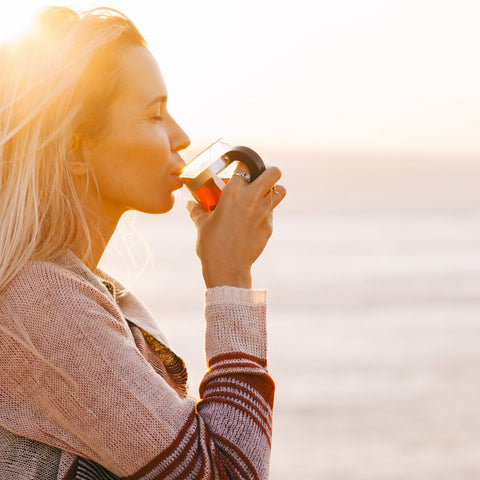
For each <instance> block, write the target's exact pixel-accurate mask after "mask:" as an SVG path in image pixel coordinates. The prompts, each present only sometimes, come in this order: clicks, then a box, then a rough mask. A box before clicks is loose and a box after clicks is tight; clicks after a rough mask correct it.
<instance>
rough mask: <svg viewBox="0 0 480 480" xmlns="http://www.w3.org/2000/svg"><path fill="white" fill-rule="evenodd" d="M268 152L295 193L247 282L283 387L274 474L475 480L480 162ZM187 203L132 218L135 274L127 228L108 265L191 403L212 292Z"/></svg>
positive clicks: (479, 443) (478, 463)
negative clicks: (170, 351) (262, 292)
mask: <svg viewBox="0 0 480 480" xmlns="http://www.w3.org/2000/svg"><path fill="white" fill-rule="evenodd" d="M262 153H263V154H264V157H265V158H266V160H267V161H269V162H270V163H276V164H279V165H280V166H281V167H282V169H283V171H284V183H285V185H286V186H287V188H288V192H289V194H288V198H287V200H286V201H285V204H284V205H282V206H281V207H279V209H278V211H277V212H276V213H275V220H276V229H275V233H274V236H273V237H272V239H271V242H270V245H269V246H268V247H267V248H268V249H267V251H266V252H265V254H264V255H263V256H262V257H261V259H260V260H259V261H258V264H257V265H256V267H255V272H254V273H255V286H257V287H265V288H267V289H268V298H269V335H270V344H269V362H270V370H271V372H272V375H273V376H274V378H275V380H276V384H277V395H276V405H275V427H274V445H273V453H272V467H271V478H272V480H287V479H289V480H290V479H305V480H317V479H318V480H406V479H408V480H447V479H448V480H454V479H458V480H477V479H478V478H480V414H479V411H478V407H477V403H476V402H477V401H478V398H480V373H479V371H480V349H479V347H478V346H479V344H480V320H479V312H480V295H479V289H480V188H479V178H480V161H479V162H475V161H474V160H468V159H464V160H459V159H454V158H453V159H425V158H395V157H392V158H391V157H385V158H380V157H376V158H367V157H365V158H355V157H354V156H349V157H340V156H339V157H328V156H325V155H323V156H322V155H313V154H312V155H306V154H305V155H301V156H300V158H298V156H294V155H293V154H287V153H282V154H279V153H274V152H262ZM186 198H187V194H186V193H181V194H180V195H179V198H178V202H177V206H176V207H175V209H174V211H173V212H172V213H171V214H169V215H166V216H163V217H154V216H148V215H137V216H136V225H137V227H136V228H137V229H138V231H139V232H140V233H141V234H142V235H143V237H144V238H145V241H146V242H147V243H148V245H149V247H150V250H151V254H152V258H151V260H150V261H149V264H148V265H147V266H146V267H145V269H144V271H143V272H142V273H141V274H140V275H139V277H138V278H137V279H136V280H135V272H137V271H138V270H139V266H140V267H141V265H142V263H143V259H144V258H145V255H144V253H143V252H144V248H143V247H142V245H141V242H139V241H138V239H136V236H135V235H134V234H133V233H127V234H125V235H124V236H123V237H122V235H117V236H116V238H115V240H114V245H113V246H112V247H110V248H109V250H108V251H107V254H106V255H105V257H104V259H103V260H102V264H101V266H102V267H103V268H104V269H105V270H107V271H108V272H110V273H112V274H114V275H115V276H117V277H118V278H119V279H120V280H122V281H123V282H124V283H126V284H129V285H131V288H132V290H133V291H134V292H135V293H136V294H137V295H138V296H139V297H140V298H141V299H142V300H143V301H144V302H145V303H146V305H147V306H148V307H149V308H150V309H151V310H152V312H153V313H154V314H155V316H156V317H157V318H158V320H159V322H160V323H161V325H162V327H163V329H164V331H165V332H166V333H167V336H168V337H169V339H170V342H171V344H172V346H173V348H174V349H175V351H176V352H177V353H178V354H180V355H181V356H182V357H183V358H184V359H185V360H186V362H187V366H188V367H189V372H190V385H191V388H190V391H191V393H192V394H193V395H196V393H197V386H198V383H199V381H200V378H201V375H202V373H203V371H204V369H205V363H204V358H203V319H202V309H203V283H202V279H201V274H200V264H199V262H198V260H197V259H196V256H195V253H194V249H195V231H194V227H193V225H192V224H191V222H190V219H189V218H188V215H187V213H186V211H185V208H184V202H185V199H186ZM124 243H127V244H129V245H130V246H131V250H132V255H133V256H134V257H135V258H136V264H137V266H134V265H133V263H132V262H131V261H130V260H129V259H128V258H126V255H125V253H124V252H125V249H124ZM115 245H116V247H115ZM121 256H123V257H125V258H124V260H119V258H120V257H121Z"/></svg>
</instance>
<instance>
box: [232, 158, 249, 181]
mask: <svg viewBox="0 0 480 480" xmlns="http://www.w3.org/2000/svg"><path fill="white" fill-rule="evenodd" d="M249 181H250V171H249V170H248V167H247V166H246V165H245V164H244V163H242V162H237V166H236V167H235V172H234V173H233V175H232V178H231V179H230V181H229V183H231V182H233V184H234V185H235V184H240V183H242V182H243V183H249Z"/></svg>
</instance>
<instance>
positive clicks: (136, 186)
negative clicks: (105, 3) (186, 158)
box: [0, 7, 285, 480]
mask: <svg viewBox="0 0 480 480" xmlns="http://www.w3.org/2000/svg"><path fill="white" fill-rule="evenodd" d="M188 144H189V140H188V137H187V135H186V134H185V133H184V132H183V130H182V129H181V128H180V127H179V126H178V125H177V123H176V122H175V121H174V120H173V118H172V117H171V116H170V114H169V112H168V110H167V91H166V87H165V84H164V81H163V79H162V76H161V73H160V71H159V69H158V66H157V64H156V62H155V60H154V59H153V57H152V56H151V54H150V53H149V51H148V50H147V48H146V44H145V41H144V39H143V38H142V36H141V35H140V33H139V32H138V31H137V29H136V28H135V27H134V25H133V24H132V23H131V21H130V20H128V19H127V18H126V17H125V16H123V15H122V14H120V13H119V12H116V11H113V10H110V9H95V10H92V11H88V12H84V13H83V14H77V13H76V12H74V11H72V10H70V9H67V8H63V7H51V8H49V9H46V10H45V11H44V12H43V13H42V14H40V15H39V16H38V18H37V19H36V22H35V24H34V25H33V27H32V28H31V29H30V30H29V31H28V32H27V33H25V34H24V35H23V36H21V37H20V38H18V39H16V40H15V41H11V42H9V43H6V44H4V45H3V46H2V47H1V48H0V169H1V170H0V175H1V177H0V178H1V181H0V259H1V260H0V402H1V405H0V479H9V480H12V479H27V478H28V479H40V478H41V479H62V478H117V477H120V478H131V479H133V478H135V479H154V478H155V479H160V478H161V479H164V478H169V479H170V478H172V479H173V478H177V479H184V478H185V479H186V478H202V479H207V478H208V479H210V478H248V479H251V478H267V477H268V463H269V452H270V439H271V409H272V401H273V391H274V386H273V382H272V380H271V378H270V376H269V375H268V372H267V369H266V357H265V350H266V337H265V298H264V297H265V294H264V292H263V291H256V290H252V289H251V276H250V267H251V265H252V263H253V262H254V261H255V259H256V258H257V257H258V255H259V254H260V253H261V252H262V250H263V248H264V246H265V245H266V242H267V240H268V238H269V236H270V234H271V231H272V227H271V221H272V209H273V208H274V207H275V206H276V205H278V203H279V202H280V201H281V200H282V198H283V197H284V195H285V190H284V188H283V187H281V186H277V188H275V189H272V187H273V186H274V185H275V184H276V182H277V181H278V180H279V178H280V171H279V170H278V169H277V168H268V169H267V170H266V171H265V172H264V173H263V174H262V175H261V176H260V177H259V178H257V179H256V180H255V182H252V183H250V184H248V183H245V181H244V179H242V176H240V175H239V176H234V178H233V179H232V180H231V181H230V183H229V184H228V185H227V186H226V188H225V190H224V192H223V194H222V198H221V201H220V202H219V204H218V206H217V208H216V209H215V211H214V212H212V213H206V212H204V211H203V210H202V209H201V208H200V206H198V205H197V204H196V203H194V202H191V203H190V204H189V210H190V214H191V216H192V218H193V220H194V221H195V224H196V226H197V230H198V241H197V252H198V255H199V257H200V259H201V262H202V268H203V276H204V279H205V284H206V287H207V291H206V302H207V303H206V314H205V315H206V339H205V348H206V354H207V361H208V367H209V370H208V372H207V373H206V375H205V376H204V378H203V380H202V383H201V386H200V393H201V400H200V401H198V402H196V401H195V400H193V399H191V398H189V397H187V394H186V370H185V367H184V365H183V362H182V361H181V359H179V358H178V357H177V356H176V355H175V354H174V353H173V352H172V351H171V350H170V349H169V348H168V346H167V343H166V340H165V338H164V336H163V334H162V332H161V331H160V328H159V326H158V325H157V323H156V322H155V320H154V319H153V318H152V317H151V315H150V314H149V312H148V311H147V310H146V309H145V307H144V306H143V305H142V304H141V303H140V301H139V300H138V299H136V298H135V297H134V296H133V295H132V294H131V293H128V292H125V290H124V289H123V288H122V286H121V285H119V284H118V282H116V281H115V280H114V279H112V278H110V277H108V276H107V275H106V274H104V273H103V272H101V271H99V270H98V268H97V264H98V262H99V259H100V257H101V255H102V253H103V251H104V249H105V247H106V245H107V243H108V240H109V238H110V237H111V235H112V233H113V232H114V230H115V227H116V225H117V223H118V220H119V219H120V217H121V215H122V214H123V213H124V212H125V211H127V210H130V209H135V210H139V211H142V212H148V213H165V212H167V211H169V210H170V209H171V208H172V205H173V202H174V200H173V196H172V192H173V191H174V190H176V189H178V188H180V187H181V185H182V184H181V182H180V180H179V176H178V175H179V172H180V171H181V169H182V167H183V165H184V163H183V161H182V159H181V157H180V155H179V151H181V150H182V149H184V148H185V147H187V145H188ZM239 173H241V172H239ZM159 293H160V294H161V292H159Z"/></svg>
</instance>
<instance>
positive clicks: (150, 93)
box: [117, 46, 167, 108]
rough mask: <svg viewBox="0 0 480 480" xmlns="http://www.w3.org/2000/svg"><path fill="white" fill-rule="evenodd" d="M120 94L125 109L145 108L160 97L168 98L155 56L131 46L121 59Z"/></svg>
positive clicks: (140, 48)
mask: <svg viewBox="0 0 480 480" xmlns="http://www.w3.org/2000/svg"><path fill="white" fill-rule="evenodd" d="M119 65H120V69H121V80H120V92H119V93H120V94H119V95H118V96H117V99H118V100H119V101H120V103H121V104H123V106H124V107H130V108H145V107H147V106H148V105H149V104H150V102H151V101H152V100H153V99H154V98H156V97H160V96H167V87H166V85H165V82H164V80H163V77H162V74H161V72H160V68H159V67H158V64H157V62H156V60H155V59H154V58H153V55H152V54H151V53H150V52H149V51H148V50H147V49H146V48H145V47H141V46H129V47H127V48H126V49H125V50H124V51H123V52H122V54H121V57H120V62H119Z"/></svg>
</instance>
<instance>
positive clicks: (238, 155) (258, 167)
mask: <svg viewBox="0 0 480 480" xmlns="http://www.w3.org/2000/svg"><path fill="white" fill-rule="evenodd" d="M222 160H223V161H224V162H225V164H227V165H228V164H229V163H231V162H237V161H238V162H242V163H243V164H245V165H246V166H247V168H248V170H249V171H250V182H253V181H254V180H255V179H256V178H257V177H258V176H259V175H260V174H261V173H262V172H263V171H265V164H264V163H263V160H262V159H261V157H260V155H259V154H258V153H257V152H255V151H254V150H252V149H251V148H249V147H243V146H241V145H240V146H238V147H233V148H231V149H230V150H229V151H228V152H225V153H224V154H223V155H222Z"/></svg>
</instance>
